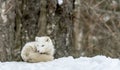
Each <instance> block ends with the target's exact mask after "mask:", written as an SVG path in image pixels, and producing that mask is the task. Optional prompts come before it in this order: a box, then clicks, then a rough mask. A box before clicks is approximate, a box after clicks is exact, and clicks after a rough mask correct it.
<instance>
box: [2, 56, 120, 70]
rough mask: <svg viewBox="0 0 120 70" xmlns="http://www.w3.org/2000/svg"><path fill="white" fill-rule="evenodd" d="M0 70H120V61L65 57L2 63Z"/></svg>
mask: <svg viewBox="0 0 120 70" xmlns="http://www.w3.org/2000/svg"><path fill="white" fill-rule="evenodd" d="M0 70H120V60H119V59H112V58H107V57H105V56H95V57H92V58H88V57H80V58H77V59H74V58H73V57H63V58H59V59H55V60H54V61H50V62H39V63H26V62H3V63H2V62H0Z"/></svg>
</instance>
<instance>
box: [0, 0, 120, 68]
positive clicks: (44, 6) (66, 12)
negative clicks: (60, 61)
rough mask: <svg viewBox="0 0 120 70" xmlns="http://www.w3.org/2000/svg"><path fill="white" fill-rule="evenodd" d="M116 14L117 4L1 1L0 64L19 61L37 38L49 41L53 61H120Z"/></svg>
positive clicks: (118, 0) (106, 0)
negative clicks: (99, 57)
mask: <svg viewBox="0 0 120 70" xmlns="http://www.w3.org/2000/svg"><path fill="white" fill-rule="evenodd" d="M119 11H120V0H0V61H22V59H21V56H20V53H21V49H22V47H23V46H24V45H25V43H27V42H30V41H34V39H35V37H36V36H49V37H50V38H51V39H52V41H53V43H54V46H55V49H56V52H55V55H54V56H55V58H60V57H65V56H73V57H74V58H77V57H80V56H88V57H92V56H96V55H105V56H109V57H112V58H120V43H119V42H120V12H119ZM113 70H114V69H113Z"/></svg>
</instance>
